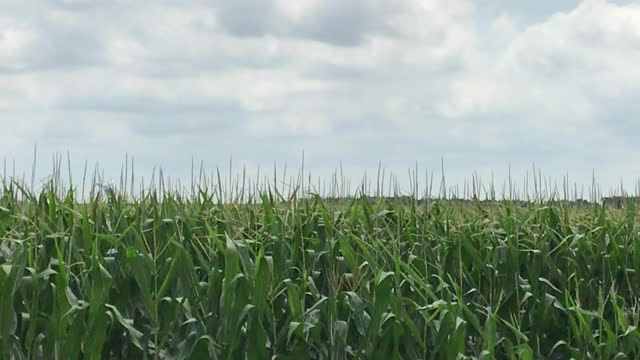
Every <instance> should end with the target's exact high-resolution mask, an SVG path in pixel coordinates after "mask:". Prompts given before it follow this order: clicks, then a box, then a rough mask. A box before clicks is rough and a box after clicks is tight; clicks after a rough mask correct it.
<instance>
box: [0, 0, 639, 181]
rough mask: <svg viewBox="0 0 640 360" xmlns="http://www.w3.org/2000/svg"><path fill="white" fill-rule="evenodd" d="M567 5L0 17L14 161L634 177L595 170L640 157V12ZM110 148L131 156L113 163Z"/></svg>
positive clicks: (371, 4) (5, 140)
mask: <svg viewBox="0 0 640 360" xmlns="http://www.w3.org/2000/svg"><path fill="white" fill-rule="evenodd" d="M567 4H568V2H566V1H564V2H563V5H557V8H554V7H553V5H550V3H545V5H544V7H545V8H544V11H536V9H535V8H534V7H533V6H528V7H527V9H528V10H526V11H525V10H522V11H518V12H515V11H513V7H506V5H505V8H504V9H503V10H501V11H495V12H487V11H485V10H484V9H485V6H483V5H482V3H477V2H472V1H469V0H450V1H441V0H428V1H417V0H394V1H353V2H348V3H344V2H339V1H329V2H327V1H317V0H313V1H312V0H309V1H297V2H291V1H283V0H277V1H276V0H273V1H258V0H242V1H235V2H233V3H231V2H228V1H218V0H199V1H195V2H189V3H188V4H185V3H183V2H177V1H170V0H165V1H157V2H154V1H141V2H135V3H130V2H124V1H114V2H92V1H51V2H46V1H25V2H20V3H7V4H3V5H1V6H0V14H2V15H0V112H2V120H0V125H2V126H3V127H4V128H5V131H3V132H2V135H0V141H2V143H1V144H0V151H1V152H2V153H4V154H16V153H26V152H27V151H30V150H28V149H30V148H31V147H32V145H33V143H35V142H37V143H39V144H41V146H40V149H41V150H40V151H41V152H47V151H55V150H62V151H64V150H66V149H70V150H72V151H75V152H78V153H80V154H92V155H95V156H96V157H98V158H97V159H95V160H99V161H101V162H103V163H105V162H107V163H108V162H114V163H115V162H119V161H120V160H121V158H122V156H121V155H122V154H123V153H124V152H129V153H135V152H142V153H143V154H146V155H142V157H143V158H144V159H147V160H145V161H147V162H149V163H154V164H156V163H162V159H163V157H167V158H168V160H167V161H168V162H170V164H168V165H167V166H168V167H171V168H173V169H178V170H179V171H183V170H184V169H182V170H180V164H182V163H184V160H185V159H190V158H191V156H196V157H210V156H211V157H212V161H218V160H220V159H223V158H225V157H226V156H228V155H229V154H232V153H234V152H240V153H242V154H243V157H244V159H245V160H247V161H249V162H252V163H260V162H271V161H273V160H279V159H278V158H276V159H273V158H272V157H282V158H288V157H289V158H290V157H291V156H294V155H295V157H296V158H297V155H296V154H297V153H298V152H299V150H300V149H301V148H306V149H308V150H307V154H308V156H312V157H311V158H315V159H316V162H317V163H319V164H320V163H322V164H325V165H326V163H328V162H332V161H333V162H334V163H335V162H337V161H338V160H341V159H342V160H345V162H348V161H350V160H351V161H352V162H351V163H352V164H357V163H358V162H362V163H373V164H375V163H376V162H377V160H379V159H381V160H383V161H385V162H387V163H393V165H394V166H397V167H403V166H405V165H406V166H411V165H412V164H413V161H414V160H416V159H427V160H428V161H425V165H426V166H430V167H432V168H436V167H437V166H438V164H437V163H431V162H430V161H431V160H433V159H436V161H437V160H438V159H439V158H440V156H443V155H444V156H445V157H447V158H451V159H463V160H460V161H459V162H458V160H452V161H453V162H454V165H455V166H459V167H461V168H463V170H464V171H467V170H468V171H467V172H470V171H471V169H474V168H476V167H482V168H485V167H505V166H506V163H507V162H508V161H511V162H512V163H521V164H522V166H521V168H522V169H525V168H528V167H529V164H530V163H531V161H537V162H538V164H542V165H544V164H547V165H548V166H549V167H550V168H552V169H558V170H557V171H560V172H559V173H558V174H557V175H561V174H562V173H564V171H563V170H562V169H564V170H567V171H574V172H576V173H578V174H584V173H590V171H591V168H593V167H598V166H602V167H603V168H604V169H605V170H604V171H606V172H608V173H616V172H617V173H620V175H621V176H623V175H624V176H637V175H638V174H633V173H632V172H631V170H630V169H628V168H625V167H624V166H622V165H620V164H621V163H622V162H623V161H622V160H619V161H620V163H614V162H611V164H610V165H603V164H601V163H599V161H602V159H606V158H609V157H616V158H618V159H623V158H628V159H631V158H632V157H634V156H636V155H638V149H637V147H636V146H635V139H633V138H632V137H631V136H632V134H634V133H637V131H640V123H638V122H637V121H636V120H635V118H636V117H637V116H638V115H640V112H639V111H637V110H636V106H635V104H634V99H636V98H637V96H638V95H639V93H640V73H639V72H637V71H635V67H636V66H637V65H636V64H638V63H640V6H638V5H634V4H614V3H612V2H607V1H603V0H586V1H584V2H582V3H580V4H578V5H577V6H576V5H575V4H573V5H571V6H568V5H567ZM540 6H543V5H540ZM550 9H552V10H553V11H551V10H550ZM527 11H529V12H530V13H531V14H534V13H535V15H531V19H527V18H526V14H527ZM542 13H544V14H547V15H545V16H541V15H540V14H542ZM9 119H11V120H9ZM110 141H112V142H117V143H118V146H116V147H112V149H113V148H115V149H116V151H118V152H119V153H118V154H115V155H110V154H108V153H107V152H105V151H101V150H99V149H107V148H109V145H108V144H109V142H110ZM162 141H165V142H168V143H171V144H172V145H171V149H172V152H171V155H170V156H169V155H168V153H167V149H166V148H167V147H166V146H165V145H163V143H162ZM208 141H210V142H214V143H216V144H220V146H229V145H230V146H233V148H230V149H227V148H223V150H222V151H221V150H220V148H218V147H216V145H210V144H208ZM570 144H571V145H570ZM592 144H615V145H611V146H607V147H606V149H597V148H596V147H594V146H593V145H592ZM239 146H243V147H244V148H242V149H237V147H239ZM327 147H328V148H327ZM65 148H66V149H65ZM266 148H271V149H278V150H272V151H271V150H270V151H267V150H265V149H266ZM97 149H98V150H97ZM571 149H574V150H571ZM311 151H316V152H318V153H319V154H317V155H316V156H315V157H313V155H310V152H311ZM571 151H573V153H571ZM154 153H156V154H159V155H158V159H154V157H153V154H154ZM212 153H214V154H212ZM291 154H294V155H291ZM585 158H590V159H593V160H591V161H586V162H585V161H584V159H585ZM172 159H173V160H172ZM179 159H182V160H179ZM171 162H173V163H171ZM149 163H147V164H146V165H149ZM143 165H145V163H143V164H141V166H143ZM310 166H312V165H310ZM607 166H608V168H607ZM463 170H461V171H463ZM554 171H555V170H554ZM589 181H590V179H589Z"/></svg>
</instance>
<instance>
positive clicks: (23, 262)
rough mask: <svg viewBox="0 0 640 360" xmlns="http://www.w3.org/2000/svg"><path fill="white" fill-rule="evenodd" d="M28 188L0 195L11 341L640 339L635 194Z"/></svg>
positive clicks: (564, 349)
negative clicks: (469, 198) (287, 196)
mask: <svg viewBox="0 0 640 360" xmlns="http://www.w3.org/2000/svg"><path fill="white" fill-rule="evenodd" d="M21 191H22V190H21V189H20V188H19V187H17V186H16V185H14V184H12V185H11V186H7V187H6V188H5V190H4V194H3V196H2V197H1V198H0V237H1V240H0V294H1V295H0V358H3V359H6V358H15V359H30V358H55V359H78V358H86V359H100V358H123V359H125V358H127V359H133V358H145V357H146V358H160V359H174V358H175V359H201V358H225V359H238V358H246V359H268V358H273V357H276V358H278V359H303V358H316V359H351V358H373V359H376V358H377V359H391V358H403V359H452V360H453V359H459V358H480V359H491V358H497V359H541V358H548V359H567V358H570V357H574V358H614V357H615V356H616V354H617V356H618V358H629V359H632V358H637V357H638V356H640V333H639V332H638V329H637V326H638V323H639V317H640V310H639V307H638V296H640V274H639V273H638V271H640V237H639V233H638V225H637V219H636V209H635V207H633V205H632V204H631V203H630V204H629V206H627V209H626V210H606V209H603V208H602V207H601V206H598V205H592V206H591V207H577V206H570V204H567V203H561V202H549V203H545V204H541V203H527V204H522V203H515V202H513V203H510V202H500V203H498V202H477V201H476V202H466V203H453V202H448V201H423V202H420V203H417V202H415V201H409V202H405V203H401V202H398V201H394V200H393V199H391V198H386V199H373V200H374V201H371V199H370V198H355V199H347V200H340V201H337V200H331V201H329V200H322V199H320V198H319V197H310V198H304V199H292V200H288V201H275V200H274V197H273V196H272V194H270V193H265V194H264V195H263V196H262V197H261V198H260V199H259V201H251V202H249V203H243V204H226V205H223V204H218V203H217V202H214V201H212V200H211V199H212V197H211V196H210V195H209V194H207V193H206V192H201V193H200V195H199V196H198V197H197V198H194V199H184V198H182V197H181V196H178V195H172V194H170V193H165V194H162V195H163V196H162V200H160V199H159V198H158V195H157V194H156V193H154V192H147V193H145V194H144V196H141V197H139V198H137V199H135V200H131V199H126V198H125V197H124V196H123V195H119V194H117V192H113V191H112V192H107V193H104V194H95V197H94V198H93V199H92V200H91V201H89V202H87V203H79V202H77V201H76V200H74V196H73V194H72V193H69V194H68V195H67V196H56V195H55V193H56V191H54V189H53V188H51V189H49V190H46V191H43V192H42V193H41V194H37V195H30V194H26V195H25V194H21V195H20V197H19V196H18V193H20V192H21ZM19 199H21V200H19Z"/></svg>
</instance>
